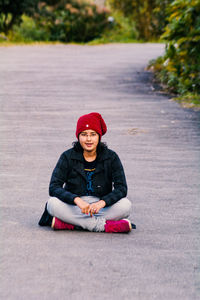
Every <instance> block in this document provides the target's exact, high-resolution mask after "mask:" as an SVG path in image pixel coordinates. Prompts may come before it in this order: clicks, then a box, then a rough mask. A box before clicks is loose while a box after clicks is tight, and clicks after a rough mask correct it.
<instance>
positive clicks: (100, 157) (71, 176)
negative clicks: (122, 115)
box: [39, 112, 134, 232]
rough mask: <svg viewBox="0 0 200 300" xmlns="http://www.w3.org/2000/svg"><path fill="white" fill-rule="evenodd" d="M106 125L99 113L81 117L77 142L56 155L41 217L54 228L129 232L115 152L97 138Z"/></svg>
mask: <svg viewBox="0 0 200 300" xmlns="http://www.w3.org/2000/svg"><path fill="white" fill-rule="evenodd" d="M106 131H107V127H106V124H105V122H104V120H103V118H102V116H101V115H100V114H99V113H96V112H93V113H90V114H87V115H83V116H81V117H80V118H79V120H78V122H77V127H76V137H77V142H75V143H74V144H73V148H71V149H69V150H67V151H65V152H64V153H63V154H62V155H61V156H60V158H59V160H58V162H57V165H56V167H55V169H54V171H53V173H52V177H51V181H50V185H49V193H50V196H51V198H50V199H49V200H48V202H47V203H46V206H45V211H44V213H43V215H42V217H41V219H40V221H39V225H40V226H51V227H52V228H53V229H56V230H59V229H68V230H74V229H77V230H89V231H95V232H130V231H131V229H132V226H134V225H133V224H131V222H130V221H129V220H128V219H126V218H127V217H128V216H129V215H130V211H131V202H130V201H129V200H128V199H127V198H126V195H127V184H126V178H125V174H124V169H123V166H122V164H121V161H120V159H119V157H118V155H117V154H116V153H115V152H114V151H112V150H110V149H108V148H107V146H106V145H105V144H104V143H102V142H101V137H102V135H104V134H105V133H106Z"/></svg>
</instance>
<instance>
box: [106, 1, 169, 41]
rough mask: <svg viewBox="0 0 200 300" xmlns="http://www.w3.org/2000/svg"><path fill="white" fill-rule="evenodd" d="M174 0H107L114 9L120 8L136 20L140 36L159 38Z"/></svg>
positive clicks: (149, 38) (143, 37)
mask: <svg viewBox="0 0 200 300" xmlns="http://www.w3.org/2000/svg"><path fill="white" fill-rule="evenodd" d="M171 2H172V0H164V1H161V0H124V1H120V0H107V3H108V4H109V5H110V6H111V8H112V9H114V10H120V11H122V12H123V13H124V15H125V16H127V17H129V18H131V19H132V20H134V22H135V27H136V30H137V31H138V38H139V39H142V40H145V41H149V40H157V39H159V37H160V35H161V34H162V33H163V32H164V28H165V26H166V24H167V20H166V16H167V7H168V5H169V4H170V3H171Z"/></svg>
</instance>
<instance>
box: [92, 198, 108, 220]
mask: <svg viewBox="0 0 200 300" xmlns="http://www.w3.org/2000/svg"><path fill="white" fill-rule="evenodd" d="M105 206H106V202H105V201H104V200H99V201H98V202H94V203H92V204H90V216H91V217H92V215H94V214H98V212H99V210H100V209H101V208H103V207H105Z"/></svg>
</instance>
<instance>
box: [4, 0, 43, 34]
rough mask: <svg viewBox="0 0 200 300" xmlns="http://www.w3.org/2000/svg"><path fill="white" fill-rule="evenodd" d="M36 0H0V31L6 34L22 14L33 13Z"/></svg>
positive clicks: (18, 22)
mask: <svg viewBox="0 0 200 300" xmlns="http://www.w3.org/2000/svg"><path fill="white" fill-rule="evenodd" d="M37 2H38V0H15V1H13V0H0V32H3V33H5V34H8V32H9V30H11V29H12V27H13V26H14V25H15V24H20V22H21V17H22V15H23V14H25V13H26V14H29V15H31V14H33V12H34V9H35V8H36V6H37Z"/></svg>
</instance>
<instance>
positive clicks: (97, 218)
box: [47, 196, 131, 231]
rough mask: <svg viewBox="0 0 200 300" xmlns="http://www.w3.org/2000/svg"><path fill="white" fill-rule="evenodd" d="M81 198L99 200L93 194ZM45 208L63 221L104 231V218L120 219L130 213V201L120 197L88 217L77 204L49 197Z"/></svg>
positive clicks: (89, 200)
mask: <svg viewBox="0 0 200 300" xmlns="http://www.w3.org/2000/svg"><path fill="white" fill-rule="evenodd" d="M81 198H82V199H83V200H84V201H86V202H88V203H90V204H91V203H94V202H97V201H99V198H97V197H93V196H84V197H81ZM47 210H48V212H49V214H50V215H52V216H53V217H57V218H58V219H60V220H62V221H63V222H66V223H69V224H73V225H78V226H81V227H82V228H83V229H87V230H89V231H104V229H105V228H104V225H105V223H106V220H121V219H124V218H127V217H128V216H129V215H130V211H131V202H130V201H129V200H128V199H127V198H122V199H120V200H119V201H118V202H116V203H115V204H113V205H111V206H108V207H104V208H102V209H100V211H99V212H98V214H95V215H93V216H92V217H90V215H86V214H83V213H82V212H81V210H80V208H79V207H78V206H76V205H71V204H67V203H64V202H62V201H61V200H59V199H58V198H55V197H51V198H50V199H49V201H48V202H47Z"/></svg>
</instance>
